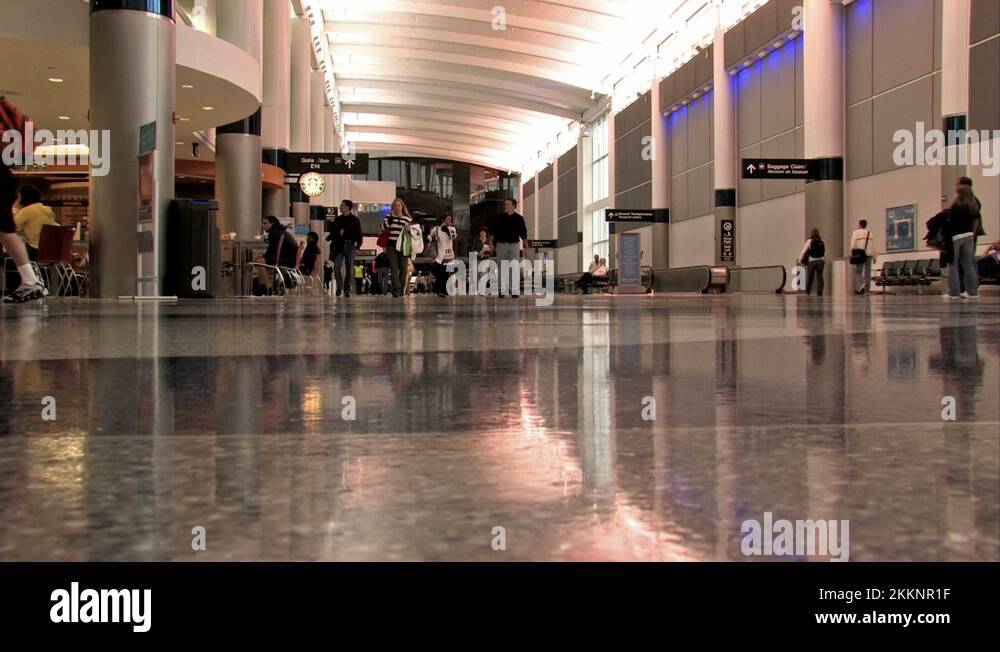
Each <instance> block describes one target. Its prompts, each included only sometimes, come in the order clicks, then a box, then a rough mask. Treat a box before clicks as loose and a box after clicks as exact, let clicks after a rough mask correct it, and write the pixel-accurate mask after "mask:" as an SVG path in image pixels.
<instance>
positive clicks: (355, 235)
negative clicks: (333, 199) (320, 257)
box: [326, 199, 364, 297]
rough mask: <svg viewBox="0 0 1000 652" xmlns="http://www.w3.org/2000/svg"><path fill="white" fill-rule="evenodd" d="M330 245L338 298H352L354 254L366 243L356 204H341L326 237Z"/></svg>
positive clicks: (347, 201) (348, 201) (344, 202)
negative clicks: (355, 210)
mask: <svg viewBox="0 0 1000 652" xmlns="http://www.w3.org/2000/svg"><path fill="white" fill-rule="evenodd" d="M326 239H327V241H328V242H329V243H330V260H332V261H333V273H334V277H335V278H336V280H337V296H338V297H339V296H341V294H343V296H345V297H349V296H351V288H352V287H353V285H354V283H353V282H352V281H351V277H353V276H354V252H355V250H356V249H360V248H361V244H362V243H363V242H364V240H363V238H362V236H361V220H359V219H358V216H357V215H355V214H354V202H352V201H351V200H350V199H345V200H344V201H342V202H340V215H338V216H337V217H336V219H334V220H333V225H332V226H331V231H330V235H328V236H326Z"/></svg>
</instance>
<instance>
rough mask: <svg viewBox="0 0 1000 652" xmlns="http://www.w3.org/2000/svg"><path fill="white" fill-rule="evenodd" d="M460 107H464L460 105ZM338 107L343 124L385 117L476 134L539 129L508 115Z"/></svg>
mask: <svg viewBox="0 0 1000 652" xmlns="http://www.w3.org/2000/svg"><path fill="white" fill-rule="evenodd" d="M461 108H463V109H464V108H466V107H465V106H462V107H461ZM340 110H341V114H342V115H343V116H344V122H345V124H364V123H365V122H364V121H368V124H379V121H380V120H381V119H383V118H384V119H386V120H389V119H393V118H396V119H399V120H404V121H407V123H410V122H412V123H420V122H447V123H449V124H454V125H457V126H459V127H461V128H463V129H469V130H476V131H477V133H481V132H482V130H484V129H486V130H491V131H496V132H499V133H506V134H511V135H518V134H523V133H525V131H528V130H534V129H538V128H539V123H538V121H535V122H531V121H523V122H522V121H517V120H513V119H510V118H498V117H494V116H484V115H482V114H476V113H468V112H465V111H458V110H447V111H441V110H436V109H430V108H427V109H425V108H422V107H407V106H395V105H378V104H341V108H340Z"/></svg>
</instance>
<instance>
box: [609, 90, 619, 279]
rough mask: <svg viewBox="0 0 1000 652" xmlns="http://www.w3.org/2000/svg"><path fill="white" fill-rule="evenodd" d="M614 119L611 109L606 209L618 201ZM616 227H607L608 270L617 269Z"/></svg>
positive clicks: (612, 225) (610, 225)
mask: <svg viewBox="0 0 1000 652" xmlns="http://www.w3.org/2000/svg"><path fill="white" fill-rule="evenodd" d="M615 119H616V116H615V112H614V109H612V110H611V111H610V112H609V113H608V202H609V203H608V208H618V200H617V198H616V197H615V193H616V192H617V190H618V182H617V180H616V179H615V159H616V158H617V152H616V151H615V150H616V149H617V143H616V139H615ZM616 226H617V224H615V223H614V222H612V223H611V224H609V225H608V269H615V268H617V265H616V263H617V258H618V238H617V236H616V234H615V227H616Z"/></svg>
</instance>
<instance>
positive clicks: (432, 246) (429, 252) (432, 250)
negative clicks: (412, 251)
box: [424, 226, 440, 260]
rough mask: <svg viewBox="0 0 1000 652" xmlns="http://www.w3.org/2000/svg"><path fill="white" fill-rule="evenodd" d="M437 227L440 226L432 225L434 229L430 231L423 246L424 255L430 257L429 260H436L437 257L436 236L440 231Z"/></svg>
mask: <svg viewBox="0 0 1000 652" xmlns="http://www.w3.org/2000/svg"><path fill="white" fill-rule="evenodd" d="M439 228H440V227H436V226H435V227H434V230H433V231H431V235H430V239H429V241H428V243H427V246H426V247H424V255H425V256H427V257H428V258H430V259H431V260H437V257H438V242H437V238H438V233H440V231H439V230H438V229H439Z"/></svg>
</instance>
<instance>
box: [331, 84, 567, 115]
mask: <svg viewBox="0 0 1000 652" xmlns="http://www.w3.org/2000/svg"><path fill="white" fill-rule="evenodd" d="M337 91H338V94H339V98H340V102H341V104H350V103H358V102H364V103H378V104H385V103H387V102H388V103H398V104H401V105H403V106H406V105H407V103H409V102H413V103H414V104H415V105H418V106H427V107H437V108H458V107H461V106H463V105H466V104H479V105H483V106H484V107H486V109H485V110H486V112H487V114H489V115H499V116H505V115H523V116H530V115H535V116H537V117H545V116H556V117H560V118H566V119H569V120H576V119H578V118H579V117H580V114H581V113H583V111H582V110H580V109H577V108H564V107H562V106H554V105H552V104H545V103H542V102H535V101H532V100H526V99H521V98H520V97H519V96H515V95H505V94H503V93H498V92H490V91H488V90H485V89H479V90H477V89H475V88H468V87H460V86H448V85H440V86H438V87H433V86H432V87H428V86H427V85H426V84H414V83H407V82H406V81H404V80H393V79H381V80H364V79H355V78H351V79H348V80H344V81H343V82H341V81H339V80H338V89H337ZM382 98H385V99H382ZM477 110H481V109H480V108H477Z"/></svg>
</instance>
